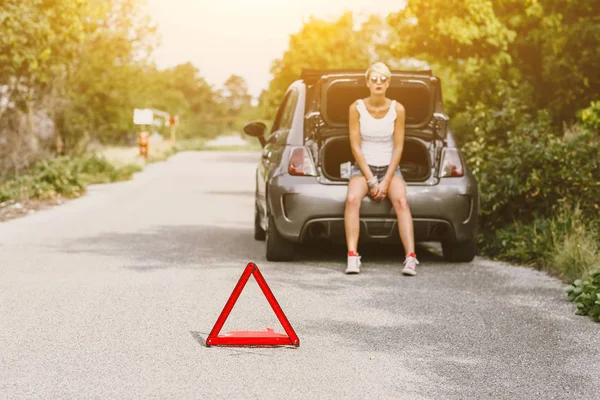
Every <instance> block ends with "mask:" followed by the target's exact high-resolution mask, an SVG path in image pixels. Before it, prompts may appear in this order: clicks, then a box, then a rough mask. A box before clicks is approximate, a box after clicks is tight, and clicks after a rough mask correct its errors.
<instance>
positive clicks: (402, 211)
mask: <svg viewBox="0 0 600 400" xmlns="http://www.w3.org/2000/svg"><path fill="white" fill-rule="evenodd" d="M388 197H389V199H390V201H391V203H392V206H393V207H394V211H396V216H397V218H398V233H400V238H401V239H402V244H403V245H404V251H405V254H406V255H409V254H411V253H414V252H415V239H414V230H413V220H412V215H411V213H410V208H409V207H408V201H407V199H406V186H405V184H404V180H403V179H402V178H400V177H399V176H396V175H394V177H393V178H392V181H391V182H390V186H389V189H388Z"/></svg>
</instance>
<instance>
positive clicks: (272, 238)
mask: <svg viewBox="0 0 600 400" xmlns="http://www.w3.org/2000/svg"><path fill="white" fill-rule="evenodd" d="M265 240H266V242H267V243H266V247H267V249H266V253H267V254H266V256H267V260H268V261H291V260H292V259H293V258H294V243H292V242H290V241H289V240H287V239H286V238H284V237H283V236H281V234H280V233H279V232H278V231H277V227H276V226H275V219H274V218H273V216H272V215H269V218H268V225H267V232H266V239H265Z"/></svg>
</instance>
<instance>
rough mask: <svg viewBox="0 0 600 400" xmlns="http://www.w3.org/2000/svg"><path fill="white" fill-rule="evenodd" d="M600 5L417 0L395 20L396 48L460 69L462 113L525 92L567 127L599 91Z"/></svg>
mask: <svg viewBox="0 0 600 400" xmlns="http://www.w3.org/2000/svg"><path fill="white" fill-rule="evenodd" d="M594 3H595V4H594ZM597 9H598V0H593V1H589V0H566V1H565V0H548V1H544V2H541V1H536V0H503V1H494V2H492V1H490V0H467V1H464V0H450V1H448V0H411V1H409V2H408V6H407V7H406V8H405V9H404V10H402V11H399V12H398V13H393V14H391V15H390V17H389V18H388V21H389V22H390V24H391V25H392V26H393V28H394V30H395V31H396V32H397V34H398V37H400V38H402V40H399V41H396V42H394V43H391V47H392V48H393V49H394V51H395V53H396V54H397V55H398V56H402V57H406V56H413V57H419V58H423V59H425V60H427V61H437V62H439V63H441V64H444V65H448V66H449V67H450V68H452V69H453V70H454V71H455V72H456V81H455V82H454V84H455V85H457V86H458V87H459V93H458V95H457V103H456V104H453V107H452V109H453V110H454V111H455V112H460V111H464V110H465V109H467V108H468V107H469V106H471V107H472V106H474V105H475V104H477V103H479V102H481V103H483V104H485V105H486V106H487V107H489V108H493V109H501V108H502V107H503V106H504V103H503V99H504V94H505V92H506V90H518V91H519V92H520V95H521V96H523V95H525V94H526V96H523V97H522V98H521V100H522V102H523V103H524V104H527V105H528V106H529V107H530V109H531V110H541V109H547V110H549V111H550V113H551V114H550V115H551V116H552V118H553V121H554V122H555V123H556V124H557V126H560V125H562V123H563V122H573V121H574V120H575V114H576V112H577V110H579V109H581V108H583V107H585V106H586V105H588V104H589V103H590V101H591V100H593V99H594V97H595V96H596V95H597V93H598V91H599V90H600V75H598V74H597V73H596V69H597V67H596V66H597V65H598V63H599V62H600V20H598V18H597V17H596V16H595V14H594V12H593V10H597ZM596 15H597V14H596Z"/></svg>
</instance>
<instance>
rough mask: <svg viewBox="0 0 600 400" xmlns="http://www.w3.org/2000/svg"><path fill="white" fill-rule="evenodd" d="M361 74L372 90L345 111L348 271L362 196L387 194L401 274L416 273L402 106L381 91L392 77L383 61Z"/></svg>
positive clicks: (356, 264)
mask: <svg viewBox="0 0 600 400" xmlns="http://www.w3.org/2000/svg"><path fill="white" fill-rule="evenodd" d="M365 76H366V78H367V86H368V88H369V90H370V92H371V94H370V96H369V97H368V98H366V99H358V100H356V101H355V102H353V103H352V104H351V106H350V111H349V113H350V114H349V123H350V146H351V148H352V154H353V155H354V159H355V163H354V165H353V167H352V172H351V176H350V181H349V183H348V194H347V198H346V209H345V213H344V223H345V229H346V244H347V246H348V265H347V267H346V273H347V274H357V273H359V272H360V267H361V261H360V255H359V254H358V252H357V247H358V238H359V233H360V220H359V217H360V215H359V211H360V204H361V202H362V200H363V198H364V197H365V196H366V195H367V194H370V196H371V198H373V199H374V200H376V201H381V200H384V199H385V198H386V197H387V198H389V199H390V201H391V203H392V206H393V207H394V211H395V212H396V216H397V218H398V230H399V233H400V238H401V239H402V244H403V245H404V250H405V254H406V259H405V260H404V264H403V265H404V268H403V270H402V273H403V274H405V275H416V274H417V267H416V266H417V264H418V263H419V262H418V261H417V258H416V255H415V253H414V235H413V221H412V215H411V213H410V209H409V207H408V203H407V199H406V186H405V182H404V178H403V176H402V172H401V171H400V166H399V165H400V159H401V158H402V148H403V145H404V120H405V111H404V107H403V106H402V104H399V103H397V102H396V101H395V100H390V99H388V98H387V97H386V96H385V94H386V91H387V89H388V87H389V85H390V80H391V77H392V74H391V72H390V70H389V68H388V67H387V66H386V65H385V64H383V63H381V62H377V63H375V64H373V65H372V66H370V67H369V69H367V71H366V74H365Z"/></svg>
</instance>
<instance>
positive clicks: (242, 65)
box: [147, 0, 403, 97]
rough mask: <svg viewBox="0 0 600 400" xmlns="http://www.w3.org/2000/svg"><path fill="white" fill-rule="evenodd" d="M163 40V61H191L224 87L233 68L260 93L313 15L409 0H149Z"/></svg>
mask: <svg viewBox="0 0 600 400" xmlns="http://www.w3.org/2000/svg"><path fill="white" fill-rule="evenodd" d="M147 2H148V12H149V13H150V16H151V17H152V19H153V20H154V21H155V22H156V23H157V24H158V29H159V34H160V36H161V40H162V44H161V46H160V48H159V49H157V51H156V53H155V60H156V62H157V64H158V65H159V67H161V68H167V67H171V66H174V65H177V64H181V63H185V62H188V61H189V62H191V63H193V64H194V65H195V66H196V67H198V69H199V70H200V75H201V76H203V77H204V78H205V79H206V80H207V82H208V83H209V84H211V85H213V86H215V87H222V86H223V83H224V82H225V81H226V80H227V78H228V77H229V76H231V75H232V74H237V75H240V76H241V77H243V78H244V79H245V80H246V82H247V83H248V88H249V91H250V94H251V95H252V96H255V97H258V95H259V94H260V92H261V90H263V89H265V88H267V86H268V83H269V81H270V80H271V73H270V69H271V63H272V61H273V60H274V59H276V58H280V57H282V55H283V53H284V52H285V50H286V49H287V48H288V42H289V36H290V35H291V34H294V33H296V32H298V31H299V30H300V29H301V27H302V24H303V22H304V21H307V20H308V18H309V17H310V16H311V15H313V16H315V17H318V18H325V19H331V20H333V19H337V18H338V17H339V16H341V15H342V14H343V12H344V11H345V10H349V11H353V12H355V13H357V14H358V15H357V17H359V16H360V15H361V14H362V15H367V14H375V13H378V14H388V13H390V12H395V11H398V10H400V9H401V8H402V5H403V0H376V1H373V0H301V1H293V2H288V0H212V1H207V0H147Z"/></svg>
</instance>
